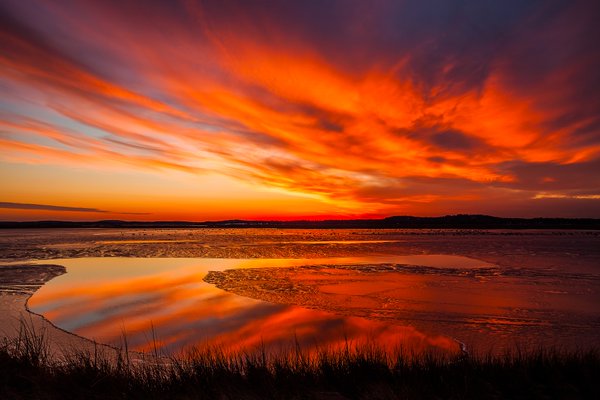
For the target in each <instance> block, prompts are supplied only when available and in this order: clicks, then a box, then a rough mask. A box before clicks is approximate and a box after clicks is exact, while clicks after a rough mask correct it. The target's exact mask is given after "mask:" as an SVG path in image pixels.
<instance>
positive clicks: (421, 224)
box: [0, 214, 600, 230]
mask: <svg viewBox="0 0 600 400" xmlns="http://www.w3.org/2000/svg"><path fill="white" fill-rule="evenodd" d="M46 228H198V229H202V228H223V229H226V228H279V229H573V230H575V229H582V230H600V219H598V218H501V217H493V216H489V215H466V214H459V215H447V216H443V217H411V216H395V217H388V218H382V219H350V220H322V221H310V220H299V221H253V220H226V221H205V222H190V221H121V220H102V221H0V229H46Z"/></svg>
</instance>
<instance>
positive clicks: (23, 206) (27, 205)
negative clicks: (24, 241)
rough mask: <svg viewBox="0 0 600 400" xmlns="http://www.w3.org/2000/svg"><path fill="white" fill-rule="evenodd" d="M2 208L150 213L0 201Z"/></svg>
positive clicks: (129, 213) (130, 213) (128, 213)
mask: <svg viewBox="0 0 600 400" xmlns="http://www.w3.org/2000/svg"><path fill="white" fill-rule="evenodd" d="M0 208H11V209H17V210H44V211H58V212H83V213H112V214H127V215H147V214H148V213H137V212H118V211H108V210H100V209H97V208H88V207H68V206H55V205H50V204H30V203H12V202H6V201H0Z"/></svg>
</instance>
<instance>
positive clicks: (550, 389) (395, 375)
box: [0, 324, 600, 400]
mask: <svg viewBox="0 0 600 400" xmlns="http://www.w3.org/2000/svg"><path fill="white" fill-rule="evenodd" d="M157 355H158V354H154V355H151V356H149V357H148V359H147V360H146V361H145V362H138V363H136V362H133V361H132V360H131V359H130V357H129V354H128V353H127V352H126V351H125V350H122V351H120V352H118V354H117V357H116V358H115V357H108V356H106V354H104V353H102V352H101V351H100V350H99V349H98V348H97V349H94V351H88V352H84V351H72V352H70V353H69V355H67V356H66V358H65V359H62V360H60V361H58V360H56V359H55V358H54V357H52V354H51V352H50V351H49V346H48V341H47V340H46V337H45V335H44V332H35V331H34V330H33V329H31V328H30V327H28V325H27V324H22V326H21V334H20V335H19V337H18V338H17V339H16V340H14V341H5V342H4V343H3V344H2V345H0V398H2V399H79V398H81V399H144V400H149V399H165V398H178V399H179V398H180V399H294V398H297V399H311V398H314V399H343V398H348V399H483V398H499V399H502V398H515V399H532V398H542V399H552V398H567V399H576V398H584V399H594V398H595V399H597V398H600V382H599V378H600V354H599V352H598V351H597V350H589V351H575V352H565V351H559V350H556V349H554V350H539V351H535V352H519V351H515V352H513V353H507V354H505V355H503V356H491V355H488V356H469V355H462V356H458V357H448V356H443V355H439V354H426V355H424V356H423V355H421V356H419V357H416V356H411V355H407V354H404V355H403V354H402V352H395V353H394V354H390V353H389V352H386V351H383V350H381V349H380V348H378V347H376V346H374V345H363V346H350V345H348V346H346V348H344V349H341V350H331V349H321V350H319V351H317V352H316V353H310V354H309V353H307V352H304V351H302V349H300V348H299V347H296V348H293V349H290V351H287V352H279V353H268V352H266V351H265V350H264V349H258V351H248V352H236V353H231V352H228V351H226V350H225V349H222V348H219V347H207V348H196V349H192V350H190V351H189V352H187V353H186V354H185V355H182V356H179V357H173V358H164V357H163V358H161V357H158V358H157V357H156V356H157Z"/></svg>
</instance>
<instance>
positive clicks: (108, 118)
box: [0, 0, 600, 213]
mask: <svg viewBox="0 0 600 400" xmlns="http://www.w3.org/2000/svg"><path fill="white" fill-rule="evenodd" d="M3 8H4V9H3V10H2V21H1V22H2V23H1V26H2V28H0V29H1V30H0V41H1V45H2V48H3V51H2V53H1V54H0V65H1V66H2V68H1V69H0V79H1V81H0V82H3V84H4V86H5V87H6V88H7V90H6V91H5V92H4V93H6V94H3V95H0V99H1V100H2V101H3V102H4V103H6V104H10V105H11V107H7V109H6V110H3V112H2V114H1V115H0V149H2V150H3V151H2V155H1V157H2V158H3V159H4V160H9V161H13V162H19V163H34V164H44V163H51V164H65V165H76V166H79V165H94V166H97V167H106V166H109V165H110V166H115V165H117V166H119V167H120V168H125V169H128V168H138V169H151V170H162V169H172V170H178V171H184V172H189V173H191V174H202V173H206V172H209V173H214V172H217V173H219V174H223V175H228V176H230V177H235V178H236V179H239V180H244V181H250V182H253V183H256V184H257V185H261V186H264V187H270V188H277V189H278V190H285V191H289V192H296V193H302V194H305V195H308V196H317V197H320V198H323V199H325V200H327V201H329V202H333V203H336V204H339V205H340V207H350V208H352V207H354V208H355V209H368V210H370V211H378V212H384V213H389V212H395V210H400V211H404V209H403V208H402V207H405V208H406V209H408V210H409V211H410V210H411V209H412V210H425V209H427V210H429V209H430V208H425V206H424V204H428V206H427V207H434V206H435V207H438V208H437V209H438V210H439V211H440V212H443V211H446V212H448V211H452V210H451V209H449V208H451V207H453V208H454V209H455V208H456V205H457V204H460V205H461V206H460V207H463V206H464V207H466V208H468V207H469V206H470V207H481V205H482V204H494V205H495V206H499V205H502V204H506V203H507V202H513V203H514V204H521V202H523V201H529V200H532V199H533V198H534V197H535V196H536V194H537V193H540V192H543V193H545V192H552V193H555V192H556V193H562V192H563V191H565V190H583V189H585V188H586V187H600V181H599V179H600V178H598V174H597V173H596V172H597V166H598V163H599V162H600V116H599V114H598V112H597V111H598V109H600V96H598V94H597V93H598V92H600V83H599V82H600V81H598V79H597V71H598V70H599V69H600V55H599V53H598V52H597V50H596V43H595V42H594V40H593V38H595V37H597V36H598V34H599V33H600V32H599V29H600V28H598V24H597V23H596V21H595V20H594V16H595V15H597V12H598V11H600V10H599V9H598V5H597V2H589V1H574V2H564V3H561V4H554V3H553V5H546V4H544V3H539V4H529V3H528V4H524V3H522V2H500V3H494V4H491V3H490V4H486V5H481V4H480V2H477V1H473V2H469V1H467V2H465V3H461V5H460V6H459V5H450V4H449V3H445V2H440V3H439V4H438V3H436V5H435V6H432V4H427V2H425V3H417V2H415V3H404V2H394V1H390V2H377V3H376V4H372V5H369V6H368V7H367V6H366V5H365V4H364V2H361V1H331V2H325V3H323V2H281V4H271V5H270V6H269V7H266V6H264V5H262V4H260V3H254V2H246V1H239V2H238V1H229V2H221V1H219V2H211V1H208V2H202V3H199V2H195V1H182V2H178V1H173V2H168V3H160V2H139V3H136V2H127V3H126V4H125V3H122V2H117V1H105V2H90V1H80V2H77V3H76V4H69V5H68V6H67V4H63V3H62V2H45V1H41V0H27V1H16V0H15V1H6V2H5V3H4V5H3ZM40 10H44V12H43V13H42V12H41V11H40ZM40 15H43V18H42V17H40ZM100 32H101V33H102V34H100ZM165 33H168V34H165ZM411 207H412V208H411ZM435 207H434V208H435ZM478 210H481V208H479V209H478ZM56 211H58V210H56ZM90 212H91V211H90ZM94 212H102V211H101V210H100V211H94Z"/></svg>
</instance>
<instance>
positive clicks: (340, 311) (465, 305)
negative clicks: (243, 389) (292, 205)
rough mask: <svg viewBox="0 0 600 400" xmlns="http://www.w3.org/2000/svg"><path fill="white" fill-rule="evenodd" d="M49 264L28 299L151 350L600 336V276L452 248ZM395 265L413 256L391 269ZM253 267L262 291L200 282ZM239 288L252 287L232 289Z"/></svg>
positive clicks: (481, 343) (531, 342) (85, 329)
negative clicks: (306, 292)
mask: <svg viewBox="0 0 600 400" xmlns="http://www.w3.org/2000/svg"><path fill="white" fill-rule="evenodd" d="M301 242H303V244H306V243H307V241H301ZM308 242H310V241H308ZM330 242H335V243H336V244H339V243H340V241H330ZM342 242H343V241H342ZM377 242H378V241H377ZM52 263H56V264H60V265H64V266H65V267H66V268H67V273H66V274H64V275H62V276H60V277H57V278H55V279H53V280H51V281H50V282H48V283H47V284H46V285H44V286H43V287H42V288H41V289H40V290H39V291H38V292H36V293H35V294H34V296H33V297H32V298H31V299H30V301H29V306H30V308H31V310H32V311H34V312H36V313H40V314H43V315H44V316H45V317H46V318H48V319H49V320H50V321H52V323H54V324H55V325H57V326H58V327H60V328H63V329H65V330H68V331H71V332H74V333H76V334H78V335H81V336H84V337H87V338H90V339H95V340H97V341H99V342H102V343H109V344H116V345H118V344H119V343H121V340H122V337H123V335H126V336H127V340H128V344H129V346H130V348H135V349H138V350H144V349H148V348H149V347H150V346H151V344H150V342H151V341H152V339H151V338H153V337H155V338H156V339H157V340H158V346H159V347H160V348H161V349H162V351H164V352H165V353H170V354H172V353H177V352H178V351H181V350H182V349H185V348H187V347H189V346H193V345H202V344H207V343H219V344H222V345H225V346H227V347H233V348H240V347H243V348H245V347H248V346H251V347H252V346H261V345H265V346H267V347H270V348H289V347H290V346H292V345H293V343H294V341H297V342H299V343H300V344H301V345H302V346H304V347H310V346H315V345H317V346H341V345H344V344H345V343H346V341H350V342H352V343H360V342H363V341H374V342H376V343H378V344H379V345H381V346H384V347H390V348H391V347H398V346H402V347H403V348H405V349H410V350H411V351H417V352H419V351H423V350H431V349H436V350H441V351H449V352H457V351H459V349H460V346H461V345H462V344H463V343H464V344H466V345H467V348H469V349H470V348H476V349H478V350H479V351H494V350H501V349H504V348H507V347H511V346H513V345H515V344H519V345H523V344H525V345H527V346H538V345H560V346H564V347H573V346H577V345H581V344H584V345H594V344H595V345H597V344H598V339H599V334H598V332H599V331H600V310H599V306H598V304H600V290H599V288H600V286H599V282H600V280H599V277H598V276H597V275H594V274H590V273H588V272H579V273H568V274H565V273H562V272H558V271H556V270H548V269H543V268H537V269H528V268H521V269H515V268H506V267H499V266H498V265H495V264H493V263H489V262H485V261H482V260H478V259H475V258H471V257H464V256H457V255H443V254H434V255H404V256H400V255H386V256H364V257H326V258H307V259H304V258H295V259H223V258H124V257H103V258H100V257H98V258H95V257H92V258H75V259H58V260H52ZM397 264H408V265H410V267H401V268H396V269H393V268H392V270H390V268H391V267H390V265H397ZM323 265H327V266H328V267H327V268H323ZM336 265H337V266H343V268H341V269H339V268H338V269H336V267H335V266H336ZM356 265H358V266H359V267H354V266H356ZM299 266H316V267H314V268H311V267H308V268H300V269H297V268H296V267H299ZM255 268H263V270H260V271H258V272H256V273H255V272H253V273H252V274H251V276H252V277H253V279H255V278H256V276H258V277H259V278H260V279H261V282H263V283H262V285H263V286H261V288H259V289H260V290H258V289H257V287H255V286H253V285H254V284H253V283H252V282H248V283H247V285H246V287H242V288H241V289H235V290H231V291H225V290H221V289H219V288H217V287H216V286H215V285H212V284H209V283H206V282H204V281H203V278H204V277H205V276H206V274H207V273H208V272H209V271H226V270H239V269H244V270H247V271H254V270H253V269H255ZM273 268H276V270H274V269H273ZM261 271H262V272H261ZM283 271H285V274H286V275H285V279H286V282H288V281H289V282H292V287H293V286H294V284H296V285H303V286H302V287H309V288H310V289H311V290H312V291H311V293H312V294H311V295H310V296H300V295H298V294H297V293H296V292H294V291H293V290H292V291H288V290H287V289H285V288H283V289H282V288H281V287H280V286H281V282H282V280H281V279H279V278H277V276H281V273H283ZM234 272H235V271H234ZM275 272H277V274H279V275H277V274H276V273H275ZM227 274H228V273H225V275H224V276H226V277H227V276H229V275H227ZM332 274H333V275H332ZM242 275H243V274H242ZM231 276H234V277H235V276H237V275H231ZM240 276H241V275H240ZM244 276H245V275H244ZM332 276H333V278H332ZM271 278H272V282H270V281H269V279H271ZM236 279H237V278H236ZM265 282H266V284H265ZM238 283H239V282H238ZM278 285H279V286H278ZM242 286H243V285H242ZM265 287H266V289H265ZM240 290H241V292H243V293H242V294H244V295H238V294H235V293H240ZM288 292H289V293H288ZM269 296H271V297H269ZM273 296H275V297H273ZM265 298H266V299H269V300H270V299H272V298H275V299H276V300H273V301H264V299H265ZM260 299H263V300H260Z"/></svg>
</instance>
